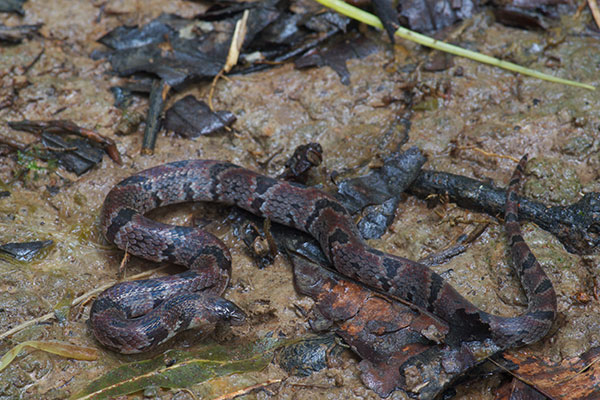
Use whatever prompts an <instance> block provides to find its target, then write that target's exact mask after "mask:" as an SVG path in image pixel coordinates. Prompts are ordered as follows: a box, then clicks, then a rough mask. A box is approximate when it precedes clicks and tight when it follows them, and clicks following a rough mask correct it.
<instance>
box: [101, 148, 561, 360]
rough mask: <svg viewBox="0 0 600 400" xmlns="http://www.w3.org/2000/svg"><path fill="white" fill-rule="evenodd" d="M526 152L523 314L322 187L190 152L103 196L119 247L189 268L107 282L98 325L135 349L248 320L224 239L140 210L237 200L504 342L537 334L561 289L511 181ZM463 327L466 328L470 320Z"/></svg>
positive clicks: (125, 348) (377, 280)
mask: <svg viewBox="0 0 600 400" xmlns="http://www.w3.org/2000/svg"><path fill="white" fill-rule="evenodd" d="M524 162H525V159H524V160H523V161H522V162H521V163H520V164H519V167H518V168H517V172H516V174H515V176H514V177H513V180H512V181H511V188H513V189H512V190H509V197H508V201H507V208H506V223H505V226H506V231H507V233H508V237H509V242H510V245H511V249H512V253H513V260H514V264H515V269H516V272H517V275H518V276H519V278H520V280H521V284H522V286H523V288H524V289H525V292H526V294H527V297H528V300H529V303H528V308H527V311H526V312H525V313H524V314H523V315H520V316H517V317H501V316H496V315H491V314H488V313H486V312H484V311H482V310H480V309H478V308H477V307H476V306H475V305H473V304H472V303H471V302H469V301H468V300H466V299H465V298H464V297H463V296H461V295H460V294H459V293H458V292H457V291H456V290H455V289H454V288H453V287H452V286H450V284H448V283H447V282H445V281H444V280H443V279H442V277H441V276H440V275H438V274H437V273H435V272H433V271H432V270H431V269H429V268H428V267H426V266H424V265H422V264H419V263H417V262H415V261H411V260H409V259H406V258H402V257H398V256H395V255H392V254H387V253H384V252H381V251H379V250H377V249H374V248H371V247H369V246H368V245H367V244H366V243H365V242H364V240H363V239H362V238H361V237H360V235H359V233H358V231H357V228H356V225H355V223H354V221H353V220H352V218H351V217H350V215H349V213H348V211H346V209H345V208H344V207H343V206H342V205H341V204H340V203H339V202H338V201H337V200H336V199H335V198H334V197H333V196H331V195H329V194H327V193H325V192H323V191H321V190H318V189H315V188H311V187H306V186H303V185H300V184H296V183H290V182H286V181H282V180H277V179H273V178H269V177H266V176H263V175H260V174H258V173H256V172H253V171H250V170H248V169H245V168H241V167H239V166H236V165H234V164H231V163H228V162H222V161H211V160H189V161H179V162H173V163H170V164H165V165H160V166H157V167H154V168H150V169H147V170H145V171H142V172H139V173H137V174H135V175H133V176H130V177H129V178H127V179H125V180H123V181H122V182H120V183H119V184H117V185H116V186H115V187H114V188H113V189H112V190H111V191H110V192H109V193H108V195H107V196H106V200H105V202H104V206H103V211H102V214H101V229H102V232H103V234H104V236H105V237H106V239H108V240H109V241H110V242H113V243H115V244H116V245H117V246H118V247H119V248H121V249H123V250H126V251H128V252H129V253H131V254H134V255H136V256H140V257H142V258H145V259H148V260H152V261H171V262H174V263H177V264H181V265H184V266H186V267H188V268H189V271H186V272H184V273H181V274H178V275H173V276H169V277H163V278H157V279H149V280H142V281H135V282H123V283H119V284H116V285H115V286H113V287H111V288H109V289H107V290H106V291H105V292H103V293H102V294H101V295H99V297H98V298H97V299H96V300H95V302H94V304H93V305H92V310H91V313H90V321H91V325H92V330H93V332H94V334H95V336H96V338H97V339H98V340H99V341H100V342H101V343H102V344H104V345H105V346H107V347H109V348H111V349H113V350H116V351H119V352H121V353H139V352H143V351H147V350H150V349H152V348H155V347H156V346H158V345H160V344H162V343H164V342H165V341H166V340H168V339H169V338H171V337H172V336H174V335H175V334H176V333H177V332H180V331H182V330H185V329H189V328H196V329H200V330H205V331H209V330H211V329H212V328H213V327H214V326H215V324H216V323H218V322H220V321H230V322H231V323H233V324H240V323H242V322H243V321H244V318H245V314H244V313H243V311H242V310H241V309H240V308H239V307H237V306H236V305H235V304H233V303H231V302H230V301H228V300H225V299H224V298H222V297H220V295H221V294H222V292H223V291H224V289H225V287H226V286H227V283H228V281H229V273H230V269H231V257H230V255H229V252H228V250H227V248H226V247H225V246H224V245H223V244H222V243H221V241H220V240H219V239H217V238H215V237H214V236H212V235H210V234H208V233H206V232H204V231H202V230H199V229H197V228H191V227H182V226H172V225H166V224H162V223H158V222H156V221H153V220H150V219H148V218H146V217H144V216H143V214H145V213H146V212H148V211H150V210H152V209H154V208H157V207H161V206H165V205H168V204H174V203H181V202H191V201H207V202H218V203H224V204H229V205H235V206H237V207H240V208H242V209H245V210H247V211H250V212H252V213H254V214H256V215H259V216H262V217H265V218H269V219H271V220H272V221H274V222H278V223H281V224H284V225H287V226H290V227H293V228H296V229H299V230H302V231H304V232H307V233H309V234H310V235H312V236H313V237H315V238H316V239H317V240H318V242H319V243H320V246H321V248H322V250H323V251H324V253H325V254H326V256H327V257H328V258H329V260H330V261H331V263H332V264H333V265H334V266H335V268H336V269H337V271H338V272H340V273H341V274H343V275H345V276H346V277H348V278H351V279H354V280H357V281H359V282H362V283H363V284H365V285H367V286H369V287H371V288H374V289H376V290H378V291H381V292H383V293H388V294H390V295H392V296H394V297H397V298H400V299H404V300H406V301H408V302H410V303H412V304H414V305H416V306H418V307H420V308H422V309H425V310H427V311H429V312H431V313H433V314H435V315H436V316H438V317H440V318H442V319H443V320H445V321H447V322H448V323H450V324H457V325H458V324H461V323H464V322H465V321H477V324H479V327H480V326H481V325H483V326H485V327H486V330H487V332H489V338H490V339H491V340H493V341H494V343H495V344H496V345H497V346H499V347H501V348H507V347H512V346H518V345H523V344H528V343H533V342H535V341H537V340H539V339H540V338H541V337H543V336H544V335H545V334H546V333H547V332H548V330H549V329H550V326H551V325H552V322H553V321H554V319H555V316H556V295H555V292H554V289H553V286H552V283H551V282H550V280H549V279H548V277H547V276H546V274H545V273H544V271H543V270H542V268H541V266H540V264H539V263H538V262H537V260H536V259H535V257H534V256H533V254H532V253H531V251H529V248H528V247H527V245H526V244H525V242H524V241H523V237H522V236H521V234H520V226H519V223H518V218H517V213H518V204H516V201H515V200H516V198H517V197H516V193H515V192H516V190H515V189H514V188H515V186H516V184H517V183H518V181H519V177H520V173H521V171H522V167H523V165H524ZM465 332H467V335H468V329H465ZM465 339H468V338H465Z"/></svg>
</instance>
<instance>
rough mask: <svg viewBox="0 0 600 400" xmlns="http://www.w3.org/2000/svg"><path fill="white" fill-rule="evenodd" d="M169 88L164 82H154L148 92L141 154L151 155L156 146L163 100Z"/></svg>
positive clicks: (163, 105) (163, 104)
mask: <svg viewBox="0 0 600 400" xmlns="http://www.w3.org/2000/svg"><path fill="white" fill-rule="evenodd" d="M169 89H170V86H169V84H167V83H166V82H164V81H161V80H155V81H154V82H153V83H152V90H151V91H150V100H149V105H148V114H147V115H146V128H145V129H144V138H143V140H142V151H141V152H142V154H144V155H152V154H153V153H154V146H155V145H156V137H157V136H158V131H159V130H160V121H161V120H160V116H161V114H162V112H163V109H164V107H165V100H166V96H167V93H168V92H169Z"/></svg>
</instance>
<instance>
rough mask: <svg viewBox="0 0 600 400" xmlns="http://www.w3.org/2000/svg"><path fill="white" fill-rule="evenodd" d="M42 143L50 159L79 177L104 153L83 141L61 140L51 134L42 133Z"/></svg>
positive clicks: (98, 161)
mask: <svg viewBox="0 0 600 400" xmlns="http://www.w3.org/2000/svg"><path fill="white" fill-rule="evenodd" d="M42 143H43V144H44V146H46V147H48V148H49V149H56V150H50V151H49V153H50V154H51V155H52V156H51V157H52V158H55V159H57V160H58V162H59V164H61V165H62V166H63V167H65V168H66V169H67V170H69V171H72V172H74V173H75V174H77V175H81V174H83V173H85V172H86V171H88V170H90V169H91V168H92V167H93V166H94V165H96V164H99V163H100V162H101V161H102V155H103V154H104V151H102V150H101V149H99V148H97V147H94V146H92V144H90V142H88V141H87V140H84V139H73V140H69V141H65V140H63V139H62V138H61V137H60V136H58V135H55V134H53V133H48V132H44V133H42Z"/></svg>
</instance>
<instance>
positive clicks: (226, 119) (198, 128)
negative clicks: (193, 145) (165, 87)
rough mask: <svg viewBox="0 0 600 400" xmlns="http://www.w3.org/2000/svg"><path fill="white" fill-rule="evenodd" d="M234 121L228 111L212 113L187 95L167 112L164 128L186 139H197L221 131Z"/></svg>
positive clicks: (204, 104)
mask: <svg viewBox="0 0 600 400" xmlns="http://www.w3.org/2000/svg"><path fill="white" fill-rule="evenodd" d="M234 121H235V115H233V113H231V112H229V111H217V112H212V111H211V110H210V107H208V105H207V104H206V103H205V102H204V101H198V100H197V99H196V98H195V97H194V96H192V95H188V96H185V97H184V98H183V99H181V100H178V101H177V102H175V104H173V105H172V106H171V108H169V109H168V110H167V113H166V117H165V128H166V129H168V130H170V131H174V132H176V133H179V134H180V135H183V136H186V137H192V138H194V137H198V136H201V135H208V134H209V133H214V132H218V131H220V130H222V129H223V128H225V127H226V126H229V125H231V124H232V123H233V122H234Z"/></svg>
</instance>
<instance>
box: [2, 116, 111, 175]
mask: <svg viewBox="0 0 600 400" xmlns="http://www.w3.org/2000/svg"><path fill="white" fill-rule="evenodd" d="M8 126H10V127H11V128H12V129H16V130H21V131H25V132H30V133H33V134H36V135H41V134H42V133H50V134H57V135H65V134H67V135H70V134H73V135H79V136H81V137H84V138H86V139H89V140H90V141H92V142H94V143H98V144H100V145H101V146H102V147H103V148H104V149H105V150H106V153H107V154H108V155H109V157H110V158H112V159H113V161H114V162H116V163H117V164H119V165H122V161H121V156H120V154H119V152H118V150H117V146H116V144H115V142H114V140H112V139H111V138H109V137H106V136H102V135H101V134H99V133H98V132H96V131H93V130H91V129H87V128H83V127H81V126H79V125H77V124H76V123H74V122H73V121H69V120H64V119H57V120H46V121H31V120H26V119H25V120H22V121H9V122H8ZM60 146H61V145H60V144H59V145H57V147H60ZM84 147H85V146H84ZM88 156H89V155H86V154H83V153H82V154H81V157H82V158H86V157H88ZM95 159H96V157H92V158H90V161H92V160H95Z"/></svg>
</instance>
